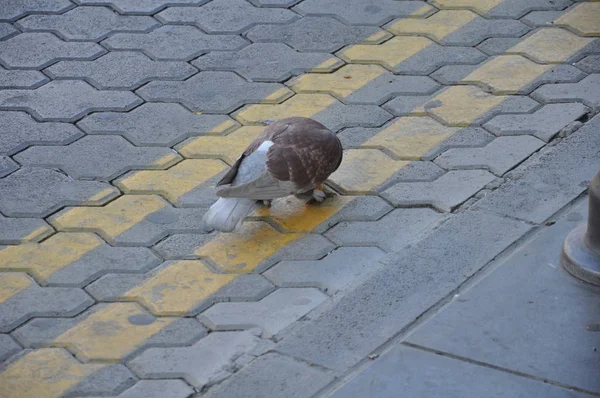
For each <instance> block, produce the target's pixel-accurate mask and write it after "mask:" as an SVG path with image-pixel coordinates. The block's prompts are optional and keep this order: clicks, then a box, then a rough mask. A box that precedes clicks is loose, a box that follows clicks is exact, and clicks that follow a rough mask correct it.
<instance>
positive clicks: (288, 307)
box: [198, 288, 327, 338]
mask: <svg viewBox="0 0 600 398" xmlns="http://www.w3.org/2000/svg"><path fill="white" fill-rule="evenodd" d="M325 300H327V296H326V295H325V294H323V293H321V292H320V291H319V290H318V289H313V288H283V289H277V290H275V291H274V292H273V293H271V294H269V295H268V296H267V297H265V298H263V299H262V300H260V301H257V302H253V303H217V304H215V305H213V306H212V307H210V308H209V309H208V310H206V311H204V312H203V313H202V314H201V315H199V317H198V319H199V320H200V321H201V322H203V323H204V324H206V325H207V326H209V327H210V328H211V329H213V330H236V329H247V328H252V327H260V328H261V329H262V331H263V336H264V337H267V338H268V337H271V336H274V335H276V334H277V333H279V332H280V331H282V330H283V329H285V328H286V327H288V326H289V325H291V324H292V323H294V322H295V321H297V320H298V319H300V318H302V317H303V316H304V315H306V314H308V313H309V312H310V311H312V310H313V309H315V308H316V307H317V306H319V304H321V303H323V302H324V301H325Z"/></svg>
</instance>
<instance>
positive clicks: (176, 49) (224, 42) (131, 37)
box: [102, 8, 248, 61]
mask: <svg viewBox="0 0 600 398" xmlns="http://www.w3.org/2000/svg"><path fill="white" fill-rule="evenodd" d="M188 10H190V8H188ZM102 44H103V45H105V46H106V47H107V48H109V49H111V50H138V51H142V52H144V53H145V54H146V55H148V56H149V57H151V58H154V59H157V60H179V61H189V60H191V59H193V58H196V57H197V56H199V55H202V54H204V53H207V52H209V51H231V50H238V49H240V48H242V47H245V46H246V45H248V42H247V41H246V40H244V39H242V38H241V37H240V36H237V35H208V34H206V33H203V32H202V31H200V30H198V29H197V28H195V27H193V26H173V25H166V26H162V27H160V28H158V29H156V30H154V31H152V32H150V33H144V34H141V33H117V34H114V35H112V36H111V37H109V38H108V39H106V40H104V41H103V42H102Z"/></svg>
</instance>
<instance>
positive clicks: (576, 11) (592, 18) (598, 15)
mask: <svg viewBox="0 0 600 398" xmlns="http://www.w3.org/2000/svg"><path fill="white" fill-rule="evenodd" d="M554 25H556V26H566V27H570V28H571V29H573V30H574V31H575V32H577V33H578V34H580V35H582V36H600V2H593V3H581V4H578V5H577V6H576V7H574V8H573V9H571V11H569V12H567V13H566V14H563V15H561V16H560V17H559V18H558V19H557V20H556V21H554Z"/></svg>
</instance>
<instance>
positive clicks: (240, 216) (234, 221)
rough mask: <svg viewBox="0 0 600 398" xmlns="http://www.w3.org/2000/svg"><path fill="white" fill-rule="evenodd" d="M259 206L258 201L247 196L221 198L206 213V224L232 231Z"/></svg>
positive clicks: (219, 229) (222, 230) (221, 229)
mask: <svg viewBox="0 0 600 398" xmlns="http://www.w3.org/2000/svg"><path fill="white" fill-rule="evenodd" d="M257 207H258V203H257V202H256V201H255V200H252V199H246V198H219V200H217V201H216V202H215V203H214V204H213V205H212V206H211V207H210V209H208V212H207V213H206V214H205V215H204V218H203V221H204V226H205V228H207V229H216V230H217V231H221V232H231V231H233V230H234V229H235V228H236V227H237V226H239V225H240V224H241V223H242V221H244V218H246V216H247V215H248V214H250V213H251V212H252V210H254V209H256V208H257Z"/></svg>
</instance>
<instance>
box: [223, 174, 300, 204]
mask: <svg viewBox="0 0 600 398" xmlns="http://www.w3.org/2000/svg"><path fill="white" fill-rule="evenodd" d="M295 188H296V187H294V185H293V184H292V183H290V182H289V181H279V180H277V179H275V178H273V176H272V175H271V174H270V173H269V172H268V171H265V172H264V173H263V174H261V176H260V177H258V178H257V179H255V180H252V181H250V182H247V183H245V184H240V185H235V186H231V187H227V188H222V189H219V190H218V191H217V196H219V197H221V198H248V199H254V200H270V199H275V198H282V197H284V196H288V195H290V193H291V192H294V190H295Z"/></svg>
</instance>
